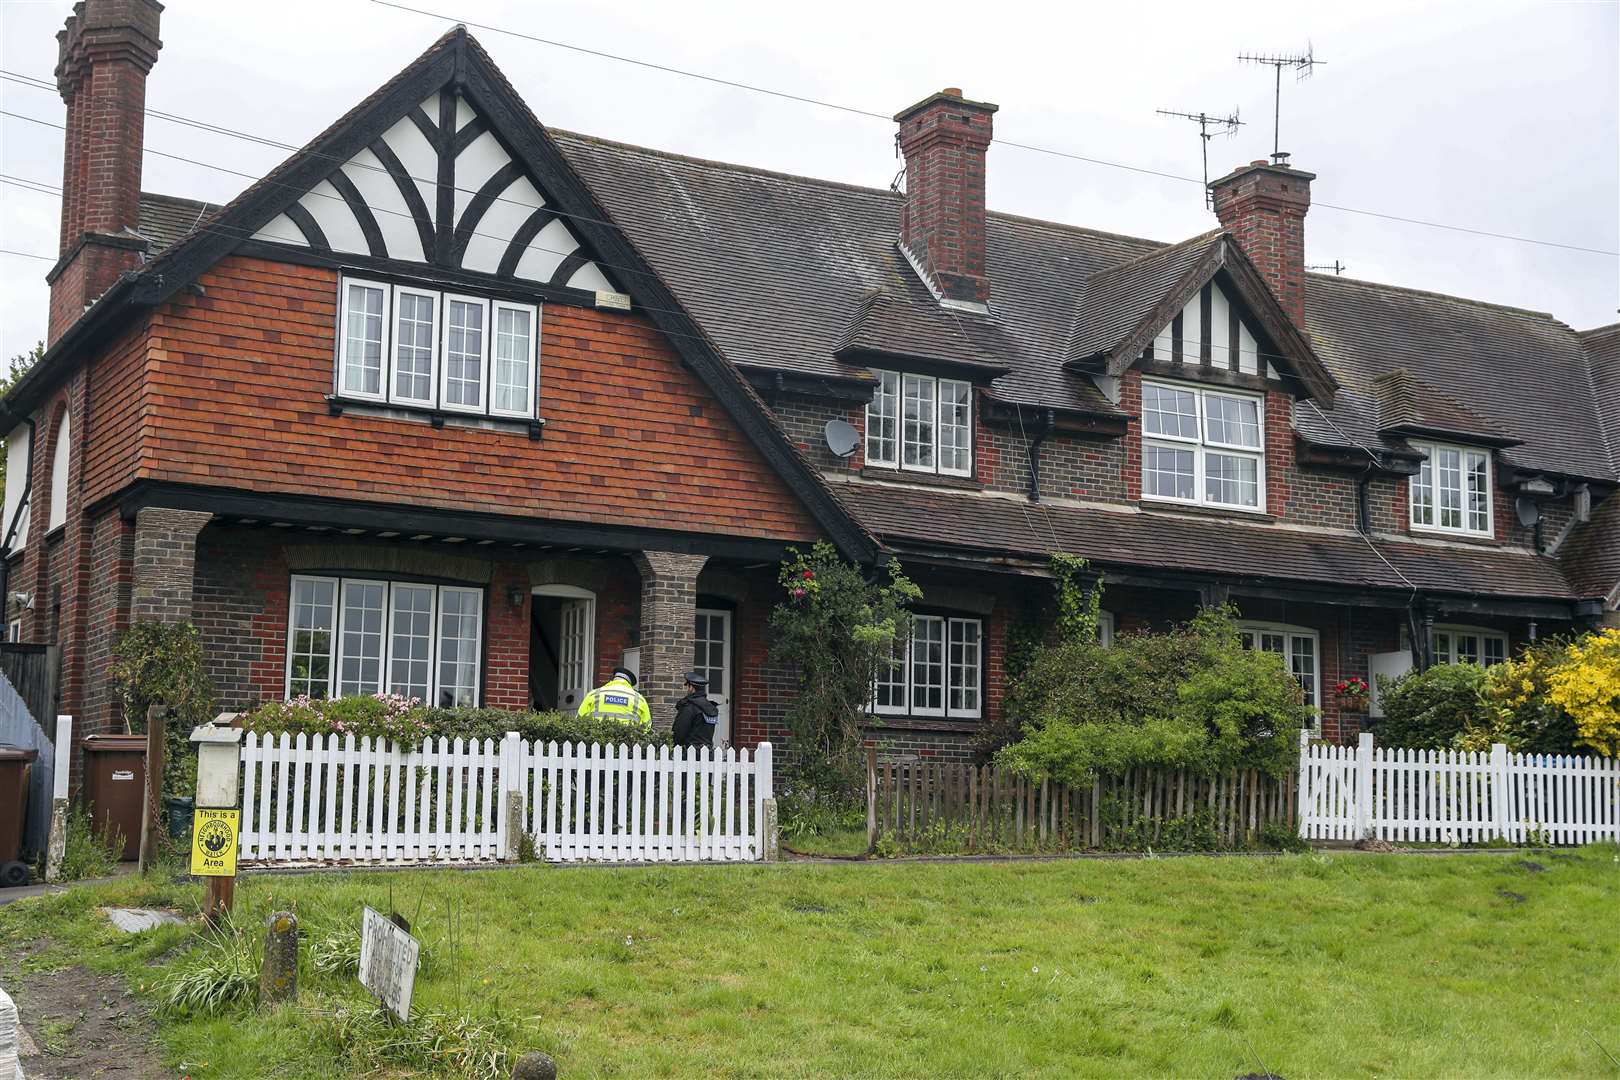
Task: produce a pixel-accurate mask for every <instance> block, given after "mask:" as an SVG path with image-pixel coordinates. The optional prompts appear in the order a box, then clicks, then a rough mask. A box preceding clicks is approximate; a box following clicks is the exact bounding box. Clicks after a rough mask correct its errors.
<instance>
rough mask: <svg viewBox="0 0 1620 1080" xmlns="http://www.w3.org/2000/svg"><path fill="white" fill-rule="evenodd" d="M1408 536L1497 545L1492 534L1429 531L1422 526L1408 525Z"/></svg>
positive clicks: (1451, 530)
mask: <svg viewBox="0 0 1620 1080" xmlns="http://www.w3.org/2000/svg"><path fill="white" fill-rule="evenodd" d="M1406 531H1407V534H1408V535H1410V536H1416V537H1419V538H1427V539H1430V540H1456V541H1458V542H1460V543H1464V544H1495V543H1497V542H1498V541H1497V539H1496V536H1495V535H1494V534H1492V533H1477V532H1462V531H1460V530H1455V529H1427V528H1424V527H1423V526H1422V525H1408V526H1407V527H1406Z"/></svg>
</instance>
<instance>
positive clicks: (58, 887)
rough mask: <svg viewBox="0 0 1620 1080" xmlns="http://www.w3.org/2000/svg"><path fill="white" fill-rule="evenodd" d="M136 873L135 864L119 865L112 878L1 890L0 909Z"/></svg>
mask: <svg viewBox="0 0 1620 1080" xmlns="http://www.w3.org/2000/svg"><path fill="white" fill-rule="evenodd" d="M134 872H135V864H134V863H132V862H127V863H119V864H118V872H117V873H115V874H113V875H112V876H111V877H99V878H85V879H84V880H83V881H64V882H58V883H57V884H55V885H47V884H45V883H44V882H40V883H39V884H37V885H23V886H20V887H18V888H15V889H0V907H4V906H5V905H6V904H10V903H12V902H14V901H17V900H26V899H28V898H29V897H30V896H53V895H55V894H56V893H62V892H67V891H68V890H69V889H71V888H74V887H75V886H78V885H105V884H106V883H107V882H109V881H117V880H118V879H119V878H121V877H127V876H128V875H130V874H133V873H134Z"/></svg>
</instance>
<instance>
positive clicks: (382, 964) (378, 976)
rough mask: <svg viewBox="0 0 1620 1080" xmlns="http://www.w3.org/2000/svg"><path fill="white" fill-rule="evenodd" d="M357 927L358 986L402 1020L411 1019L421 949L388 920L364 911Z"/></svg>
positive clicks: (374, 912)
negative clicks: (358, 940) (358, 945)
mask: <svg viewBox="0 0 1620 1080" xmlns="http://www.w3.org/2000/svg"><path fill="white" fill-rule="evenodd" d="M365 912H366V913H365V920H364V921H363V922H362V923H361V924H360V985H361V986H363V987H365V988H366V989H367V990H370V991H371V992H372V993H373V994H375V995H377V998H378V999H379V1000H381V1001H382V1003H383V1004H384V1005H386V1006H388V1008H389V1009H390V1010H391V1011H392V1012H393V1014H394V1015H395V1016H397V1017H399V1018H400V1019H401V1020H409V1019H410V1018H411V988H412V987H414V986H415V985H416V961H417V957H418V956H419V955H420V953H421V950H422V945H421V943H420V942H419V941H417V940H416V939H415V938H413V937H411V935H409V934H407V933H406V932H405V931H403V930H401V929H400V928H399V927H397V926H395V925H394V924H393V922H391V921H390V920H389V919H388V917H387V916H385V915H381V914H379V913H377V912H376V911H373V910H372V909H371V908H370V907H367V908H366V909H365Z"/></svg>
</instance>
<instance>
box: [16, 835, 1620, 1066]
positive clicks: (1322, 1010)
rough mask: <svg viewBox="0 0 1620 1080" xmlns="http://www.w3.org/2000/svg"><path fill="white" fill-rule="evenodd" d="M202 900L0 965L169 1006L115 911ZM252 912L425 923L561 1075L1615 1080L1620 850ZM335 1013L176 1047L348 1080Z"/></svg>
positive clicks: (842, 877)
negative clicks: (108, 983) (449, 927)
mask: <svg viewBox="0 0 1620 1080" xmlns="http://www.w3.org/2000/svg"><path fill="white" fill-rule="evenodd" d="M197 895H198V893H197V891H196V890H195V888H194V887H192V886H169V885H163V884H161V883H152V882H148V883H142V882H139V881H130V882H119V883H116V884H113V885H109V886H103V887H100V888H97V889H83V890H77V891H74V892H71V893H68V894H66V895H63V896H58V897H51V898H45V899H42V900H36V901H26V902H22V903H17V904H13V905H10V906H8V907H5V908H0V957H4V956H7V955H10V956H12V957H15V956H17V955H18V954H19V952H20V951H21V949H22V948H23V947H24V946H26V945H28V944H29V943H30V942H34V941H36V940H38V939H39V938H40V937H42V936H49V937H50V939H51V940H52V942H53V944H52V945H51V946H50V948H48V949H47V950H46V951H44V952H41V953H37V954H34V955H32V956H30V957H29V959H27V960H26V961H23V964H24V965H25V966H27V967H29V968H32V969H50V968H51V967H53V966H54V967H62V966H64V965H67V964H71V963H79V962H83V963H87V964H89V965H90V966H91V967H92V968H94V969H97V970H112V971H120V972H123V973H125V974H126V975H127V976H128V977H129V978H130V979H131V981H132V984H133V985H135V986H137V987H139V986H140V985H141V984H147V985H150V984H151V983H152V981H153V979H154V976H155V975H158V974H161V973H162V971H163V970H165V969H170V968H173V967H174V966H175V965H177V964H183V963H185V959H184V950H183V949H178V948H177V946H179V945H180V944H181V943H182V942H183V941H184V940H185V935H186V933H187V931H185V930H182V929H178V928H175V929H168V930H160V931H155V932H153V934H152V935H143V937H142V938H141V939H134V938H126V937H123V936H122V935H118V934H117V933H115V932H113V931H111V930H110V929H108V928H107V926H106V924H105V922H104V921H103V920H102V919H101V918H100V917H99V916H98V915H97V913H96V911H95V905H97V904H99V903H106V902H109V901H113V900H119V901H122V902H134V903H154V902H159V903H160V902H165V901H169V902H176V903H179V904H181V905H191V906H192V909H193V910H194V909H195V903H196V898H197ZM237 895H238V901H239V908H240V909H242V910H244V911H246V912H250V913H252V914H253V915H254V916H256V917H262V916H263V914H264V913H266V912H268V911H269V910H271V909H272V907H283V906H290V907H295V908H297V909H298V910H299V912H300V914H301V918H302V921H303V924H304V925H305V926H306V927H308V928H310V929H311V930H312V931H313V932H316V933H319V932H320V930H321V929H322V928H323V927H324V928H329V927H333V926H336V925H339V924H341V922H342V921H343V920H344V919H346V918H350V917H352V916H353V914H354V913H355V912H357V910H358V908H359V906H360V904H361V903H363V902H366V903H370V904H372V905H373V906H375V907H379V908H386V907H387V906H388V904H389V900H390V896H392V898H393V903H394V906H396V907H397V908H398V909H400V910H401V911H402V912H403V913H405V914H406V915H407V916H411V915H413V914H415V913H416V912H417V910H418V904H419V903H420V917H419V919H417V921H416V926H417V929H418V931H419V933H420V935H421V936H422V937H423V939H424V940H425V942H426V943H427V946H428V948H429V950H430V952H431V956H432V959H431V963H430V966H429V967H428V968H427V969H426V970H425V971H424V973H423V976H422V978H421V979H420V980H419V981H418V983H417V997H416V1001H417V1006H418V1007H419V1008H424V1009H440V1008H453V1007H454V1005H455V1003H456V999H457V996H458V983H459V996H460V999H461V1002H462V1006H463V1008H464V1010H465V1011H468V1012H476V1013H480V1014H484V1015H489V1014H492V1013H495V1012H497V1011H499V1012H500V1013H502V1014H503V1015H505V1016H506V1017H508V1018H509V1019H510V1020H512V1021H514V1022H516V1023H517V1024H518V1025H520V1026H522V1027H523V1028H525V1029H526V1030H527V1031H528V1032H530V1034H529V1035H528V1036H526V1040H527V1041H526V1043H525V1045H524V1046H522V1047H520V1048H521V1049H543V1050H546V1051H547V1052H549V1053H551V1054H552V1055H553V1056H554V1057H555V1058H556V1059H557V1062H558V1065H559V1067H560V1069H561V1072H562V1075H564V1076H566V1077H595V1076H625V1077H641V1076H676V1077H688V1076H722V1077H800V1076H803V1077H811V1076H814V1077H820V1076H830V1077H845V1076H863V1077H865V1076H870V1077H915V1076H927V1077H958V1076H960V1077H975V1078H978V1077H992V1076H1007V1077H1013V1076H1016V1077H1024V1076H1041V1077H1070V1076H1099V1077H1104V1076H1106V1077H1118V1076H1198V1077H1233V1076H1236V1075H1239V1074H1245V1073H1250V1072H1256V1073H1260V1072H1266V1071H1268V1070H1269V1071H1271V1072H1273V1073H1276V1074H1278V1075H1280V1076H1284V1077H1287V1078H1288V1080H1300V1078H1302V1077H1319V1076H1371V1075H1382V1076H1403V1077H1419V1076H1421V1077H1464V1076H1466V1077H1475V1076H1514V1077H1522V1076H1582V1077H1593V1076H1620V1066H1617V1065H1615V1064H1614V1062H1613V1060H1612V1059H1610V1058H1609V1057H1608V1056H1607V1054H1614V1055H1615V1056H1616V1057H1620V1007H1617V1005H1616V1001H1617V1000H1620V917H1617V913H1620V848H1616V847H1614V846H1612V845H1610V846H1598V847H1592V848H1586V849H1583V850H1580V851H1576V852H1559V853H1551V852H1547V853H1538V854H1535V855H1531V856H1528V857H1527V856H1522V855H1516V854H1465V855H1445V856H1422V855H1407V856H1399V855H1393V856H1391V855H1365V854H1354V853H1343V854H1309V855H1284V856H1277V857H1241V858H1182V859H1152V860H1118V861H1116V860H1075V861H1059V862H1045V863H1034V862H1023V863H967V864H954V865H952V864H927V863H907V862H891V863H875V864H850V865H807V864H787V865H777V866H736V867H710V868H689V867H666V868H648V869H606V868H581V869H556V868H548V867H543V866H526V867H520V868H516V869H509V870H491V871H478V872H457V871H430V872H406V873H386V874H385V873H371V874H366V873H354V874H337V873H326V874H318V875H308V876H301V877H272V876H256V877H249V878H245V879H243V881H242V883H241V885H240V887H239V890H238V894H237ZM447 905H449V906H451V907H452V908H457V909H459V912H460V919H461V924H462V930H461V934H460V938H461V948H460V949H459V950H458V952H459V954H460V956H459V961H458V960H457V959H456V958H455V957H453V956H452V955H451V951H450V946H449V943H448V942H447V940H446V916H445V910H446V906H447ZM5 967H6V962H5V961H4V960H0V979H3V978H15V977H16V974H17V973H16V971H15V970H12V971H10V972H6V971H5V970H4V969H5ZM306 978H307V977H306ZM8 985H9V984H8ZM339 998H347V999H349V1000H351V1001H353V1000H358V999H359V992H358V990H355V989H350V988H349V987H348V985H347V983H346V981H345V980H342V979H339V978H336V977H328V978H325V979H322V978H319V977H317V978H313V979H308V981H307V983H306V1000H308V1001H310V1002H312V1003H317V1004H318V1008H317V1009H307V1010H306V1009H295V1010H291V1011H287V1012H283V1013H282V1014H281V1016H280V1017H279V1018H278V1019H277V1021H276V1022H274V1023H267V1022H262V1021H258V1020H255V1019H253V1018H252V1016H253V1014H251V1013H248V1012H245V1011H242V1012H235V1013H230V1014H228V1015H226V1016H223V1017H219V1018H214V1019H204V1020H190V1021H185V1020H165V1021H164V1022H163V1023H162V1025H161V1028H160V1036H159V1037H160V1039H161V1042H162V1047H163V1051H164V1052H165V1053H166V1054H167V1055H168V1057H169V1059H170V1061H171V1062H173V1063H174V1064H176V1065H180V1064H182V1063H184V1067H185V1068H186V1070H187V1071H188V1072H189V1075H191V1076H192V1077H196V1078H199V1080H200V1078H203V1077H260V1076H269V1075H275V1076H285V1077H292V1076H299V1077H303V1076H310V1077H325V1076H334V1077H335V1076H344V1075H354V1071H353V1069H352V1066H349V1065H345V1064H344V1063H343V1062H342V1061H341V1060H340V1059H339V1057H338V1054H339V1052H340V1051H341V1049H342V1047H341V1045H340V1044H339V1042H338V1041H336V1039H335V1038H334V1036H333V1035H332V1034H331V1033H330V1031H329V1029H327V1028H325V1027H323V1026H322V1025H321V1024H320V1023H319V1022H318V1021H317V1020H316V1019H314V1018H313V1017H315V1016H316V1014H317V1012H318V1009H324V1008H329V1007H330V1005H331V1003H332V1002H333V1001H334V1000H337V999H339ZM25 1019H26V1014H25ZM1600 1044H1601V1045H1600ZM1604 1047H1606V1048H1607V1051H1605V1050H1604ZM383 1075H391V1076H394V1075H398V1076H403V1075H413V1074H409V1073H405V1072H394V1073H384V1074H383Z"/></svg>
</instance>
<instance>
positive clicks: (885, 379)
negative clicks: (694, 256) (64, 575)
mask: <svg viewBox="0 0 1620 1080" xmlns="http://www.w3.org/2000/svg"><path fill="white" fill-rule="evenodd" d="M872 374H873V375H874V376H875V377H876V379H877V385H876V387H875V388H874V389H873V392H872V400H871V402H870V403H868V404H867V406H866V463H867V464H868V465H878V466H884V467H887V468H891V469H903V470H905V471H907V472H934V473H942V474H944V475H946V476H971V475H972V473H973V386H972V384H971V383H967V382H963V381H962V380H960V379H938V378H935V377H933V376H931V375H910V374H902V373H899V372H894V371H874V372H873V373H872Z"/></svg>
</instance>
